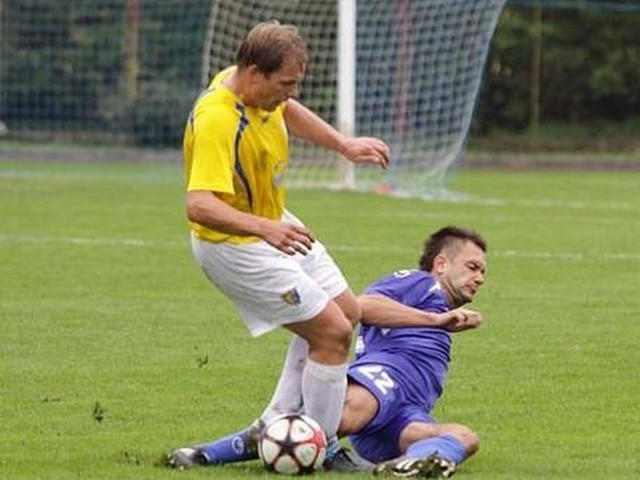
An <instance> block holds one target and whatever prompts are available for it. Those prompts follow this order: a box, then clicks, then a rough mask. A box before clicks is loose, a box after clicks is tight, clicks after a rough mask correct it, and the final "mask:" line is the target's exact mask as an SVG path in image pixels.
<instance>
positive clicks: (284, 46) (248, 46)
mask: <svg viewBox="0 0 640 480" xmlns="http://www.w3.org/2000/svg"><path fill="white" fill-rule="evenodd" d="M286 62H298V63H300V64H301V65H306V64H307V62H308V52H307V45H306V42H305V41H304V39H303V38H302V36H301V35H300V33H299V32H298V28H297V27H295V26H294V25H281V24H280V23H279V22H277V21H271V22H263V23H259V24H257V25H256V26H255V27H253V28H252V29H251V30H249V32H248V33H247V34H246V36H245V37H244V40H243V41H242V44H241V45H240V48H238V52H237V53H236V65H237V66H238V68H239V69H243V68H247V67H249V66H251V65H255V66H257V67H258V69H259V70H260V71H261V72H262V73H264V74H265V75H269V74H271V73H273V72H275V71H277V70H279V69H280V68H282V66H283V65H284V64H285V63H286Z"/></svg>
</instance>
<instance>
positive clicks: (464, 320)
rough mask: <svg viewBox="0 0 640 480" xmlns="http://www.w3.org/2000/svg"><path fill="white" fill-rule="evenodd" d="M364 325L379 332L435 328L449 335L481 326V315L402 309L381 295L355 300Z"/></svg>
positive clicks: (468, 311) (466, 310)
mask: <svg viewBox="0 0 640 480" xmlns="http://www.w3.org/2000/svg"><path fill="white" fill-rule="evenodd" d="M358 303H360V306H361V308H362V319H361V320H360V321H361V322H362V323H363V324H364V325H374V326H377V327H382V328H394V327H437V328H444V329H446V330H449V331H450V332H461V331H463V330H468V329H471V328H477V327H479V326H480V324H481V322H482V316H481V315H480V313H478V312H476V311H474V310H469V309H466V308H456V309H454V310H450V311H448V312H445V313H434V312H425V311H424V310H419V309H417V308H413V307H409V306H407V305H403V304H402V303H400V302H396V301H395V300H393V299H391V298H388V297H385V296H384V295H375V294H363V295H360V296H359V297H358Z"/></svg>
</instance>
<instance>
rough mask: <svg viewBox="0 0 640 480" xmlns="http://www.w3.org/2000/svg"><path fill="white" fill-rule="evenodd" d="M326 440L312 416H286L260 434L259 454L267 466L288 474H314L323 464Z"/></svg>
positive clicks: (278, 417) (295, 414)
mask: <svg viewBox="0 0 640 480" xmlns="http://www.w3.org/2000/svg"><path fill="white" fill-rule="evenodd" d="M326 453H327V439H326V437H325V435H324V432H323V431H322V428H321V427H320V425H318V423H317V422H316V421H315V420H313V419H312V418H311V417H308V416H306V415H300V414H297V413H286V414H283V415H279V416H277V417H276V418H274V419H273V420H271V421H270V422H269V423H268V424H267V425H265V427H264V428H263V429H262V431H261V432H260V441H259V442H258V454H259V455H260V459H261V460H262V464H263V465H264V467H265V468H266V469H267V470H269V471H271V472H276V473H283V474H286V475H305V474H309V473H313V472H314V471H315V470H316V469H317V468H318V467H319V466H320V465H322V462H323V461H324V457H325V455H326Z"/></svg>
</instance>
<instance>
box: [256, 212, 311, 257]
mask: <svg viewBox="0 0 640 480" xmlns="http://www.w3.org/2000/svg"><path fill="white" fill-rule="evenodd" d="M260 237H261V238H262V239H263V240H264V241H265V242H267V243H268V244H269V245H271V246H272V247H274V248H277V249H278V250H280V251H281V252H283V253H286V254H287V255H295V254H296V253H301V254H302V255H306V254H307V253H309V250H311V246H312V245H313V242H315V238H314V237H313V233H311V230H309V229H308V228H306V227H303V226H300V225H294V224H292V223H287V222H280V221H273V220H270V221H267V222H264V223H263V225H262V231H261V234H260Z"/></svg>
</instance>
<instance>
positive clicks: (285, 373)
mask: <svg viewBox="0 0 640 480" xmlns="http://www.w3.org/2000/svg"><path fill="white" fill-rule="evenodd" d="M308 356H309V343H307V341H306V340H305V339H304V338H302V337H299V336H298V335H294V336H293V338H292V339H291V343H289V350H288V351H287V357H286V359H285V361H284V365H283V367H282V373H280V379H279V380H278V385H277V386H276V389H275V391H274V392H273V396H272V397H271V402H270V403H269V405H268V406H267V408H265V410H264V412H262V415H261V416H260V418H261V419H262V421H264V422H265V423H266V422H268V421H269V420H270V419H272V418H273V417H275V416H276V415H279V414H281V413H289V412H298V411H300V409H301V407H302V372H303V371H304V368H305V365H306V364H307V357H308Z"/></svg>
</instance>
